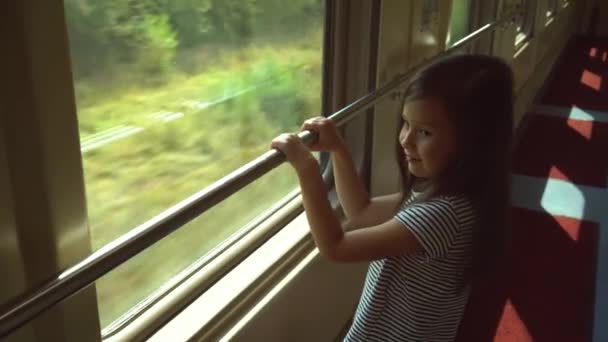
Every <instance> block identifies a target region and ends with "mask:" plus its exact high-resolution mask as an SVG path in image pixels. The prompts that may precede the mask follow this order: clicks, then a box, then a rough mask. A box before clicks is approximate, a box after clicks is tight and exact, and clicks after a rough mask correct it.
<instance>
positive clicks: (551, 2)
mask: <svg viewBox="0 0 608 342" xmlns="http://www.w3.org/2000/svg"><path fill="white" fill-rule="evenodd" d="M558 1H559V0H548V2H547V18H550V17H554V16H555V15H556V14H557V3H558Z"/></svg>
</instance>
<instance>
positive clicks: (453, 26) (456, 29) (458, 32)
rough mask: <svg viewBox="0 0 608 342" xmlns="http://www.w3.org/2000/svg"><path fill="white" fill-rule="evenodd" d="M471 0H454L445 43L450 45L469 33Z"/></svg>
mask: <svg viewBox="0 0 608 342" xmlns="http://www.w3.org/2000/svg"><path fill="white" fill-rule="evenodd" d="M472 5H473V1H472V0H454V1H453V2H452V12H451V14H450V26H449V31H448V37H447V45H448V46H451V45H453V44H454V43H455V42H457V41H458V40H460V39H462V38H464V37H465V36H466V35H467V34H469V33H470V29H471V27H470V26H471V11H472Z"/></svg>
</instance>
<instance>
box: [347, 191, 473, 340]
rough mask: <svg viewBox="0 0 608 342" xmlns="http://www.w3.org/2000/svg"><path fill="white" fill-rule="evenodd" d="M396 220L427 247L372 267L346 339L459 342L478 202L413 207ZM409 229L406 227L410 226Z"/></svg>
mask: <svg viewBox="0 0 608 342" xmlns="http://www.w3.org/2000/svg"><path fill="white" fill-rule="evenodd" d="M413 199H414V196H413V195H412V196H411V197H410V198H409V199H408V200H407V201H405V202H404V204H403V205H402V207H401V208H400V209H399V211H398V212H397V214H396V215H395V219H396V220H397V221H399V222H401V223H403V225H404V227H407V229H409V230H410V231H411V232H412V233H413V234H414V236H415V237H416V238H417V240H418V242H419V243H420V245H421V246H422V248H423V251H422V252H420V253H417V254H412V255H403V256H397V257H389V258H385V259H381V260H376V261H373V262H371V263H370V266H369V270H368V273H367V278H366V280H365V286H364V289H363V294H362V296H361V299H360V301H359V306H358V307H357V310H356V312H355V317H354V319H353V324H352V326H351V328H350V330H349V332H348V334H347V335H346V337H345V339H344V341H348V342H354V341H365V342H371V341H424V342H429V341H453V340H454V337H455V335H456V332H457V330H458V326H459V324H460V320H461V318H462V313H463V312H464V308H465V305H466V303H467V300H468V297H469V292H470V283H469V282H468V281H467V280H466V279H465V276H464V275H465V273H466V271H467V270H468V268H469V267H470V265H471V262H472V249H473V248H472V247H473V229H474V224H475V222H476V219H477V215H476V210H475V208H474V205H473V203H472V202H471V201H470V200H468V199H467V198H466V197H464V196H441V197H437V198H434V199H431V200H428V201H425V202H422V203H415V204H412V205H409V204H410V203H411V201H412V200H413ZM404 229H405V228H404Z"/></svg>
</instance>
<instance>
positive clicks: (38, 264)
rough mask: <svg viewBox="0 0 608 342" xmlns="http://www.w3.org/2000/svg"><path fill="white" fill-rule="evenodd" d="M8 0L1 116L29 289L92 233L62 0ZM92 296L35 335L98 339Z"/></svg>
mask: <svg viewBox="0 0 608 342" xmlns="http://www.w3.org/2000/svg"><path fill="white" fill-rule="evenodd" d="M8 4H9V6H8V9H7V11H8V12H9V13H11V15H10V16H7V18H9V19H8V20H9V25H10V26H11V27H12V28H13V29H12V30H11V33H10V35H9V37H8V38H7V39H4V44H5V46H7V47H8V48H7V49H6V51H10V54H9V53H4V56H3V57H5V58H7V59H8V62H7V63H8V65H10V66H11V67H10V69H9V70H7V73H5V74H4V75H3V76H4V81H5V82H6V84H9V85H10V87H6V88H5V89H3V93H4V94H5V95H6V102H5V103H4V105H5V106H6V111H7V112H8V113H11V115H7V116H5V117H4V119H5V121H4V122H3V124H4V125H5V127H4V132H5V134H6V140H5V141H6V146H5V147H6V159H7V163H6V165H8V173H9V177H10V180H11V187H10V188H11V190H12V192H11V193H10V194H11V197H12V203H13V209H14V210H13V213H14V222H15V227H16V230H15V231H16V237H17V239H18V240H19V242H18V244H19V246H20V250H21V254H20V255H19V256H14V258H19V259H16V260H11V262H14V263H15V264H19V262H22V264H23V274H24V276H25V281H26V285H25V286H26V287H27V288H30V289H31V288H35V287H36V286H39V285H40V283H41V282H42V281H44V280H47V279H49V277H51V276H54V275H56V274H58V273H59V272H60V271H61V270H63V269H65V268H67V267H69V266H71V265H73V264H75V263H76V262H78V261H80V260H81V259H83V258H85V257H86V256H88V254H89V253H90V239H89V233H88V227H87V219H86V215H87V214H86V206H85V196H84V184H83V175H82V164H81V159H80V158H81V157H80V146H79V138H78V127H77V120H76V112H75V106H74V95H73V89H72V79H71V72H70V65H69V61H70V58H69V53H68V46H67V34H66V29H65V22H64V17H63V3H62V2H56V1H35V0H24V1H19V2H9V3H8ZM95 297H96V296H95V290H94V288H89V289H87V290H85V291H82V292H81V293H79V294H78V295H75V296H74V297H73V298H71V299H70V300H68V301H66V302H65V303H63V304H60V305H57V306H55V307H54V308H52V309H50V310H49V311H47V312H46V313H44V314H42V315H41V316H40V317H38V318H37V319H35V320H34V321H33V324H32V326H33V331H34V334H35V335H36V338H37V340H40V341H95V340H98V339H99V322H98V316H97V305H96V298H95ZM75 322H78V324H74V323H75Z"/></svg>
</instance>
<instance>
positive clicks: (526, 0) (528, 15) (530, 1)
mask: <svg viewBox="0 0 608 342" xmlns="http://www.w3.org/2000/svg"><path fill="white" fill-rule="evenodd" d="M518 6H519V7H520V8H521V10H522V15H521V16H519V17H518V20H517V22H516V23H515V25H516V26H515V30H516V35H515V46H516V47H517V48H519V47H520V46H522V45H523V43H525V42H526V41H527V40H528V39H530V38H532V32H533V30H534V19H535V17H536V0H519V1H518Z"/></svg>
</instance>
